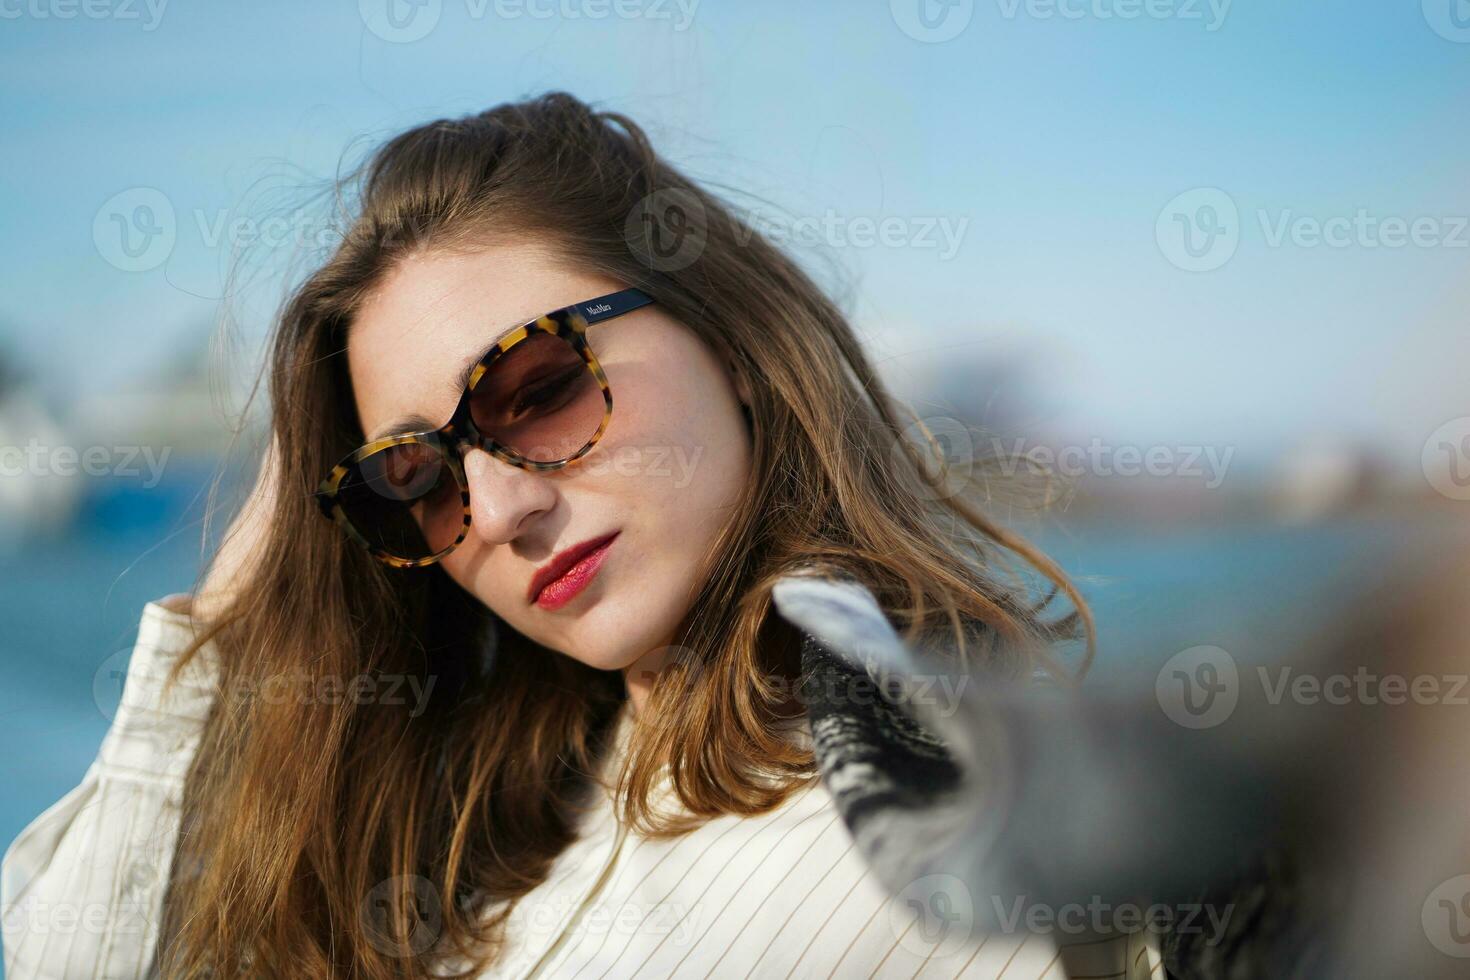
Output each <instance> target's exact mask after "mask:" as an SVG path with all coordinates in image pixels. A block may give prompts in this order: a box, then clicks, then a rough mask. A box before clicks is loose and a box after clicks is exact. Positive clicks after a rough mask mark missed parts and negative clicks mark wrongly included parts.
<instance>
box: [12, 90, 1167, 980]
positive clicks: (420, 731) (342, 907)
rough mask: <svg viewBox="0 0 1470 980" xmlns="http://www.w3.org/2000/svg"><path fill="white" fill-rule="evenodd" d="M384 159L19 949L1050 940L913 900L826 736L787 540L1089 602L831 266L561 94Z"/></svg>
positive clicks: (155, 622)
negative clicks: (908, 390) (36, 930)
mask: <svg viewBox="0 0 1470 980" xmlns="http://www.w3.org/2000/svg"><path fill="white" fill-rule="evenodd" d="M358 176H359V177H360V178H361V180H360V183H359V184H358V185H357V190H358V198H357V200H356V202H355V204H356V217H355V220H353V222H352V223H351V225H350V227H348V228H347V230H346V232H345V235H344V236H343V238H342V241H341V243H340V245H339V246H338V247H337V249H336V251H335V253H334V254H333V255H332V256H331V257H330V259H329V260H328V261H327V262H326V263H325V264H324V265H323V266H322V267H321V268H320V269H318V270H317V271H316V272H315V273H314V274H313V275H311V276H310V277H309V278H308V279H307V280H306V281H305V282H304V283H303V284H302V285H301V286H300V287H299V288H298V289H297V290H296V291H295V293H294V294H293V295H292V297H291V298H290V300H289V302H288V303H287V305H286V306H285V308H284V310H283V313H282V315H281V317H280V319H279V323H278V325H277V329H276V331H275V334H274V338H273V347H272V351H271V356H270V364H269V367H270V388H269V391H270V396H271V410H272V427H273V446H272V449H271V451H270V453H269V454H268V459H267V465H266V466H264V467H263V468H262V471H261V472H262V475H261V477H260V479H259V482H258V485H257V487H256V490H255V493H254V495H253V496H252V498H251V500H250V501H249V502H247V506H246V508H245V510H244V511H243V512H242V515H241V517H240V518H239V519H237V523H236V525H235V527H234V528H233V529H232V532H231V534H230V535H229V536H228V537H227V540H226V543H225V545H224V547H223V548H222V550H221V552H220V554H219V555H218V556H216V559H215V561H214V562H213V564H212V567H211V569H210V571H209V573H208V575H207V576H206V578H205V580H204V581H203V582H202V583H201V584H200V585H199V587H198V588H197V589H196V590H195V594H194V596H193V597H192V600H191V597H189V596H183V595H180V596H171V597H168V598H167V599H165V600H161V601H160V602H156V603H150V604H148V606H147V607H146V608H145V610H144V617H143V622H142V624H141V627H140V634H139V641H138V647H137V650H136V651H135V653H134V660H133V662H132V664H131V665H130V668H129V678H128V682H127V694H126V695H125V699H124V706H123V710H122V711H121V712H120V713H119V715H118V718H117V720H116V722H115V723H114V726H113V731H112V732H110V733H109V736H108V738H109V741H108V743H105V744H104V746H103V750H102V753H101V754H100V755H99V759H98V763H97V764H96V765H94V766H93V768H92V769H91V770H89V772H88V774H87V777H86V780H84V782H83V784H82V786H79V787H78V788H77V789H76V790H74V791H73V793H72V794H70V795H69V796H68V797H67V798H65V799H63V800H62V801H61V802H60V803H58V804H57V805H56V806H55V807H53V808H52V810H50V811H48V812H47V814H44V815H43V816H42V817H41V818H39V819H38V820H37V821H36V823H35V824H33V825H32V827H31V828H29V829H28V830H27V832H26V833H25V834H24V835H23V836H22V838H21V839H20V840H19V841H18V842H17V845H16V847H15V848H14V849H13V850H12V853H11V854H10V855H9V857H8V858H7V874H6V880H7V884H6V890H7V896H6V901H7V903H14V902H17V901H22V900H24V899H26V898H32V899H34V898H36V897H37V896H40V897H41V898H47V897H49V898H51V899H54V900H61V899H62V897H63V896H66V897H68V898H70V899H72V900H80V899H81V898H83V897H84V896H91V895H102V896H104V898H103V899H102V900H101V901H102V904H103V905H104V906H105V909H104V912H102V913H99V915H101V916H102V918H101V920H100V921H99V923H98V924H97V926H96V928H93V929H90V930H83V931H79V932H78V933H77V934H75V935H73V936H72V937H70V938H69V939H68V940H67V941H66V942H61V941H60V940H59V937H57V936H55V935H50V936H47V937H45V938H44V939H41V938H37V937H36V936H35V935H34V934H33V933H32V934H26V935H21V936H13V935H8V936H7V950H8V953H7V962H8V963H9V964H12V966H11V969H12V970H13V971H19V973H20V974H21V975H24V974H25V972H26V971H27V970H31V969H34V970H37V971H51V972H54V973H57V974H68V973H70V972H73V971H86V972H88V975H91V974H90V971H91V970H92V969H93V968H94V966H93V964H102V963H104V962H105V969H104V972H106V974H107V975H109V976H111V975H131V974H133V973H142V972H146V971H147V970H148V969H150V967H152V966H153V965H155V964H156V965H157V966H158V967H159V968H161V970H162V972H163V973H164V975H170V976H171V975H181V976H194V975H197V974H202V973H211V974H214V975H234V974H236V973H238V972H242V971H243V972H244V973H246V974H248V975H251V976H289V977H324V976H360V977H390V976H415V975H429V974H437V975H463V976H477V975H494V976H502V975H504V976H512V975H513V976H521V975H556V976H562V975H566V976H590V977H597V976H627V975H635V974H636V975H644V976H652V975H666V974H669V973H673V972H681V973H682V972H693V973H696V974H698V975H705V974H707V973H714V974H716V975H741V976H744V975H747V974H748V973H756V974H758V975H770V974H774V975H791V974H794V975H823V976H826V975H830V974H832V973H836V974H838V975H848V974H860V975H864V976H866V975H869V974H871V973H874V972H882V973H885V974H886V973H889V972H891V973H893V974H894V975H898V974H900V973H901V974H902V975H905V976H907V975H912V974H913V973H914V972H915V971H916V970H918V969H921V968H925V967H929V966H932V967H933V968H934V970H935V973H936V975H940V974H942V975H958V974H960V973H962V972H963V973H964V974H965V975H973V976H997V975H1001V974H1002V973H1004V974H1005V975H1006V976H1041V975H1043V974H1046V975H1049V976H1060V975H1062V971H1063V965H1062V963H1061V961H1060V959H1059V955H1058V951H1057V948H1056V946H1055V944H1054V943H1053V942H1052V941H1051V940H1050V939H1049V938H1047V937H1032V936H1026V935H1020V934H1017V935H1012V936H1006V937H1000V938H998V939H989V940H988V939H987V938H986V937H984V936H978V935H976V936H973V937H968V938H966V939H965V940H964V942H963V944H962V945H960V946H958V947H956V945H955V944H954V943H951V944H950V947H951V948H949V949H944V950H937V949H936V948H935V946H934V943H933V942H930V943H929V945H928V947H927V949H926V947H925V946H924V945H923V943H924V941H925V940H924V938H923V937H922V936H920V934H919V933H911V932H910V931H909V930H908V929H906V928H896V927H895V925H894V923H897V922H902V921H903V919H902V914H901V913H902V912H903V911H904V910H903V909H901V908H898V909H896V911H894V912H893V914H892V915H890V914H886V913H885V912H884V911H883V909H884V908H886V907H888V906H887V905H885V902H886V900H887V898H888V895H887V894H886V893H885V892H884V890H883V889H882V888H880V886H879V885H878V883H877V881H876V880H875V879H874V878H873V877H872V876H871V875H870V874H868V873H867V870H866V868H865V866H864V864H863V858H862V856H861V854H860V853H859V852H857V851H854V850H853V848H852V840H851V838H850V837H848V836H847V835H846V833H845V828H844V825H843V823H842V822H841V821H839V820H838V819H837V813H836V810H835V809H834V802H833V796H832V788H830V787H828V786H826V785H824V784H823V783H822V781H821V780H820V779H819V778H818V767H817V764H816V760H815V759H814V756H813V746H812V740H811V738H810V733H809V731H808V729H807V727H806V724H805V705H804V699H803V696H802V689H801V687H800V682H801V680H802V676H803V654H802V649H803V640H804V634H803V633H802V631H801V630H799V629H798V628H796V627H795V626H794V625H793V623H792V622H791V621H789V620H788V619H786V618H783V617H782V616H780V615H772V603H771V594H772V589H773V587H774V586H775V585H776V584H777V583H778V582H779V581H780V580H782V579H783V578H785V577H788V576H791V575H794V574H799V573H802V572H806V573H811V572H816V573H817V574H818V575H820V576H823V577H825V578H840V579H845V580H848V581H852V582H857V583H860V585H861V586H862V588H863V589H864V593H865V594H866V595H869V596H871V597H873V599H874V601H875V602H876V604H877V605H879V606H881V608H882V610H883V612H884V614H886V616H887V617H888V618H889V621H890V622H891V623H892V624H893V625H894V626H896V627H898V628H900V629H901V630H903V635H904V637H905V639H906V640H908V641H911V642H915V643H918V642H931V643H932V642H937V643H939V644H941V645H943V646H944V648H946V649H949V650H952V651H953V652H954V655H955V656H956V657H957V658H959V659H960V660H961V661H962V662H966V663H972V664H975V665H983V666H984V667H986V668H987V669H990V670H994V671H997V672H999V673H1002V674H1005V675H1009V676H1019V675H1027V674H1030V673H1031V672H1033V671H1035V670H1037V669H1043V670H1048V671H1051V672H1053V673H1056V674H1058V675H1065V673H1066V672H1065V671H1064V670H1063V668H1062V667H1061V666H1059V664H1058V663H1057V662H1055V661H1054V660H1053V659H1052V658H1051V657H1050V656H1048V655H1047V654H1046V653H1045V651H1044V647H1045V645H1047V644H1050V643H1052V642H1054V641H1056V640H1057V639H1059V638H1062V637H1065V636H1071V635H1074V634H1076V633H1079V632H1082V631H1083V630H1086V631H1087V632H1088V633H1089V634H1090V624H1089V623H1088V621H1087V619H1086V613H1085V608H1084V607H1083V606H1082V604H1081V601H1080V599H1079V598H1078V596H1077V594H1076V593H1075V592H1074V590H1073V589H1072V587H1071V585H1070V584H1069V583H1068V582H1067V580H1066V579H1065V578H1064V576H1063V575H1062V574H1061V573H1060V572H1059V571H1058V570H1057V569H1056V568H1055V567H1054V566H1053V565H1052V564H1051V563H1050V562H1049V561H1047V560H1046V559H1045V558H1044V557H1042V556H1041V555H1040V554H1038V553H1037V552H1036V551H1035V550H1033V549H1032V548H1031V547H1029V546H1028V545H1026V544H1025V543H1024V542H1022V541H1020V540H1018V539H1016V538H1015V537H1013V536H1012V535H1010V534H1009V533H1008V532H1006V531H1005V530H1003V529H1001V528H1000V527H998V526H997V525H995V524H993V523H991V522H990V521H988V520H987V519H986V518H985V517H984V516H983V515H982V514H981V513H980V512H979V510H978V509H977V508H976V507H975V506H974V505H973V504H971V503H969V502H967V501H966V500H965V499H964V496H963V494H955V493H951V492H949V491H948V490H946V489H945V484H944V480H943V477H944V474H942V473H936V472H935V471H934V467H933V466H932V460H930V459H928V458H926V455H925V454H923V453H921V452H920V451H919V450H918V449H917V448H916V447H915V445H914V444H913V442H912V441H911V440H910V439H908V438H906V437H905V428H904V426H905V421H904V420H903V419H902V418H901V417H900V416H899V414H898V411H897V409H896V408H895V406H894V403H893V402H892V401H891V400H890V398H889V396H888V395H887V394H886V392H885V391H884V389H883V387H882V386H881V384H880V383H879V381H878V379H877V377H876V375H875V373H874V371H873V368H872V365H871V364H870V363H869V361H868V359H867V357H866V356H865V354H864V352H863V350H862V348H861V347H860V345H859V343H858V341H857V339H856V337H855V336H854V333H853V331H852V330H851V328H850V326H849V325H848V324H847V322H846V321H845V319H844V318H843V316H842V314H841V313H840V312H839V311H838V310H837V308H836V307H835V306H834V305H833V303H832V302H831V301H830V300H828V299H827V298H826V297H825V296H824V295H822V293H821V292H820V291H819V290H818V289H817V288H816V287H815V286H814V285H813V283H812V282H811V281H810V280H809V279H808V277H807V276H806V275H804V274H803V273H802V271H801V270H800V269H799V268H798V266H797V265H796V264H795V263H794V262H793V261H792V260H791V259H790V258H788V257H787V256H785V255H783V254H781V253H780V252H779V251H778V250H777V249H775V248H774V247H773V246H772V245H771V244H769V243H768V242H767V241H765V240H763V239H762V238H761V236H760V235H758V234H755V233H753V232H752V230H751V229H750V228H748V227H747V226H745V225H743V224H742V223H741V222H740V221H739V220H738V219H737V218H736V217H735V216H734V215H733V214H732V212H731V211H730V210H729V209H728V208H727V207H726V206H725V205H724V204H722V203H721V202H720V201H719V200H717V199H716V198H715V197H713V196H711V195H710V194H709V193H707V192H706V191H704V190H703V189H701V188H700V187H698V186H696V185H695V184H693V183H691V182H690V181H689V180H688V179H686V178H684V177H683V176H682V175H681V174H679V173H678V172H677V171H675V170H674V169H673V168H671V167H669V166H668V165H667V164H666V163H664V162H663V161H662V160H661V159H660V158H659V157H658V156H656V155H655V153H654V151H653V150H652V148H651V147H650V146H649V144H648V141H647V140H646V138H645V136H644V134H643V133H642V131H641V130H640V129H639V128H638V127H637V126H636V125H635V124H634V123H633V122H632V121H630V120H629V119H627V118H625V117H623V116H619V115H616V114H612V113H597V112H594V111H592V110H591V109H589V108H588V107H587V106H585V105H583V104H582V103H580V102H578V101H577V100H575V99H574V98H572V97H570V96H567V95H564V94H551V95H547V96H544V97H541V98H538V99H535V100H532V101H528V102H524V103H519V104H507V105H501V106H497V107H495V108H493V109H490V110H489V111H486V112H484V113H481V114H478V115H475V116H471V117H466V118H461V119H454V120H439V121H436V122H433V123H429V124H427V125H424V126H421V127H418V128H415V129H412V130H410V131H408V132H405V133H403V134H401V135H399V136H398V137H396V138H394V139H393V140H391V141H390V142H388V143H387V144H386V145H385V146H383V147H382V148H381V149H380V150H379V151H378V152H377V153H376V154H375V155H374V157H373V158H372V159H371V160H370V161H369V162H368V164H367V166H366V167H365V168H364V170H363V171H361V172H360V173H359V174H358ZM614 406H615V407H614ZM1006 556H1011V557H1013V558H1014V557H1019V558H1020V559H1022V560H1023V561H1024V562H1026V563H1029V565H1030V566H1032V568H1033V569H1036V570H1039V571H1040V572H1041V573H1042V574H1043V575H1044V576H1045V577H1046V578H1048V579H1050V581H1051V582H1052V583H1053V584H1054V586H1055V589H1053V590H1052V594H1053V595H1055V594H1056V592H1057V591H1058V590H1060V591H1061V592H1062V593H1064V594H1065V595H1066V596H1068V597H1069V598H1070V599H1071V601H1072V602H1073V603H1074V605H1075V607H1076V608H1077V609H1078V610H1080V612H1078V613H1073V614H1072V615H1069V616H1063V617H1060V618H1059V619H1055V620H1048V619H1047V616H1048V614H1047V612H1046V610H1045V608H1044V607H1045V606H1046V602H1045V601H1044V600H1043V601H1033V600H1031V599H1028V597H1027V595H1026V594H1025V592H1024V590H1023V589H1022V588H1021V587H1020V586H1019V585H1018V584H1016V582H1018V581H1020V579H1019V576H1018V577H1017V578H1016V580H1014V581H1013V580H1011V579H1010V578H1008V577H1002V576H1001V575H1000V571H999V570H1000V569H1002V568H1005V567H1006V565H1005V557H1006ZM1048 598H1050V597H1048ZM1089 650H1090V642H1089ZM166 672H167V673H169V674H170V677H171V679H172V680H173V681H175V682H176V683H175V684H174V685H173V686H171V687H168V688H167V689H165V687H164V686H163V684H162V683H161V675H162V674H163V673H166ZM103 813H105V814H106V815H105V816H103V815H102V814H103ZM83 868H87V869H94V870H95V869H101V871H100V872H99V873H97V874H93V875H90V877H89V876H88V875H89V874H90V872H88V873H83V871H82V870H81V869H83ZM99 889H100V891H99ZM125 908H126V909H127V910H131V911H133V912H136V913H138V914H137V915H135V916H134V917H133V919H132V920H131V921H130V920H129V919H128V918H127V916H124V915H123V914H122V913H123V910H124V909H125ZM895 915H897V916H898V917H897V918H895V917H894V916H895ZM910 921H911V920H910ZM921 931H923V930H921ZM916 944H917V945H916ZM941 965H942V966H943V969H942V970H941V969H939V967H940V966H941ZM1148 965H1149V964H1148V963H1147V962H1145V963H1142V965H1141V967H1139V966H1137V961H1135V969H1141V970H1142V971H1143V973H1144V974H1146V973H1147V969H1148ZM1007 971H1010V972H1007Z"/></svg>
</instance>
